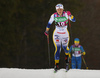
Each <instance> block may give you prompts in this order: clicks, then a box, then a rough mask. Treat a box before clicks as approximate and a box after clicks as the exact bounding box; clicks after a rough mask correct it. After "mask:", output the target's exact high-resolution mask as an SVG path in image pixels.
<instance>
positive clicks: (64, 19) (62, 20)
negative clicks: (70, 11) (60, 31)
mask: <svg viewBox="0 0 100 78" xmlns="http://www.w3.org/2000/svg"><path fill="white" fill-rule="evenodd" d="M54 20H55V21H56V22H64V21H66V20H67V18H66V17H55V18H54Z"/></svg>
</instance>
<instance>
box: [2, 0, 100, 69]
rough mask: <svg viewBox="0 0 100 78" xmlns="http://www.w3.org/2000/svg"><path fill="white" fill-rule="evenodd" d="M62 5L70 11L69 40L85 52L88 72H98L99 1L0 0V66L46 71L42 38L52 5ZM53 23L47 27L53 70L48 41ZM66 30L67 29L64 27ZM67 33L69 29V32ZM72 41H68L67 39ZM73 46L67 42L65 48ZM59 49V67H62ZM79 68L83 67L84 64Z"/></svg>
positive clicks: (52, 52)
mask: <svg viewBox="0 0 100 78" xmlns="http://www.w3.org/2000/svg"><path fill="white" fill-rule="evenodd" d="M58 3H62V4H63V5H64V8H65V11H71V13H72V15H74V16H75V18H76V22H75V23H72V22H71V30H72V32H71V33H72V37H73V39H74V38H76V37H78V38H79V39H80V44H81V45H82V46H83V48H84V49H85V51H86V53H87V54H86V55H85V56H84V58H85V60H86V63H87V65H88V67H89V68H90V69H100V0H0V67H1V68H2V67H7V68H27V69H37V68H38V69H39V68H48V67H49V62H48V45H47V38H46V36H45V35H44V31H45V28H46V26H47V23H48V20H49V18H50V16H51V15H52V14H53V13H54V12H56V10H55V5H56V4H58ZM54 28H55V26H54V23H53V24H52V25H51V28H50V31H49V33H50V58H51V59H50V60H51V66H50V67H54V51H55V47H54V45H53V41H52V33H53V30H54ZM68 29H69V28H68ZM69 31H70V29H69ZM71 39H72V38H71ZM72 44H73V43H72V42H71V41H70V44H69V46H71V45H72ZM64 58H65V55H64V51H63V50H62V52H61V55H60V67H61V68H64V67H65V59H64ZM82 68H85V65H84V63H83V64H82Z"/></svg>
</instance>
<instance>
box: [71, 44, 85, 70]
mask: <svg viewBox="0 0 100 78" xmlns="http://www.w3.org/2000/svg"><path fill="white" fill-rule="evenodd" d="M71 52H72V59H71V62H72V69H76V67H77V69H81V64H82V58H81V55H82V54H81V53H83V52H85V51H84V49H83V47H82V46H81V45H78V46H75V44H74V45H72V46H71V47H70V50H69V53H71Z"/></svg>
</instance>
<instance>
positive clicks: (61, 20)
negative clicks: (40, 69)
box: [47, 11, 75, 64]
mask: <svg viewBox="0 0 100 78" xmlns="http://www.w3.org/2000/svg"><path fill="white" fill-rule="evenodd" d="M68 19H69V20H71V21H73V22H75V18H74V16H72V15H71V16H68V15H67V13H66V12H65V11H63V14H62V16H59V14H58V13H57V12H56V13H54V14H52V15H51V18H50V20H49V22H48V25H47V28H50V25H51V24H52V23H53V21H55V30H54V32H53V42H54V46H55V53H54V57H55V64H56V63H59V59H60V51H61V46H62V47H63V49H64V51H65V55H68V51H69V48H68V43H69V39H70V37H69V32H68V30H67V24H68ZM66 59H67V58H66Z"/></svg>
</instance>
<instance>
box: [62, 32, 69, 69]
mask: <svg viewBox="0 0 100 78" xmlns="http://www.w3.org/2000/svg"><path fill="white" fill-rule="evenodd" d="M68 44H69V32H68V31H66V34H64V35H63V36H62V47H63V49H64V51H65V62H66V70H68V65H69V57H68V55H69V53H68V51H69V47H68Z"/></svg>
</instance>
